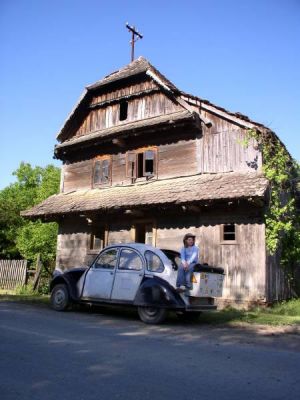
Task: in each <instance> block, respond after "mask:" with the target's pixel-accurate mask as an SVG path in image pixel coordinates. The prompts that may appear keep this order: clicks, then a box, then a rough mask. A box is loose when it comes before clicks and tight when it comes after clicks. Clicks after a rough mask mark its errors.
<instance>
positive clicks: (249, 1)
mask: <svg viewBox="0 0 300 400" xmlns="http://www.w3.org/2000/svg"><path fill="white" fill-rule="evenodd" d="M299 21H300V0H210V1H209V0H198V1H196V0H184V1H183V0H180V1H179V0H160V1H158V0H151V1H143V0H139V1H135V0H132V1H130V0H128V1H126V0H123V1H121V0H114V1H102V0H0V55H1V61H0V139H1V146H0V189H2V188H3V187H5V186H7V185H9V184H10V183H12V182H14V176H13V175H12V172H13V171H14V170H16V169H17V168H18V166H19V165H20V162H21V161H25V162H29V163H30V164H31V165H33V166H35V165H40V166H43V167H44V166H46V165H47V164H54V165H57V166H60V165H61V162H60V161H58V160H54V159H53V149H54V145H55V143H56V135H57V133H58V132H59V130H60V128H61V127H62V125H63V123H64V121H65V120H66V118H67V116H68V114H69V113H70V112H71V110H72V108H73V107H74V105H75V103H76V102H77V100H78V98H79V97H80V94H81V93H82V91H83V89H84V87H85V86H87V85H88V84H91V83H93V82H95V81H97V80H99V79H101V78H102V77H104V76H105V75H107V74H109V73H111V72H113V71H115V70H117V69H119V68H120V67H122V66H124V65H126V64H127V63H129V62H130V44H129V41H130V35H129V32H128V31H127V29H126V27H125V24H126V22H129V23H130V24H131V25H134V26H136V27H137V29H138V30H139V31H140V32H141V33H142V34H143V35H144V38H143V39H142V40H140V41H138V42H137V43H136V57H138V56H141V55H142V56H144V57H145V58H147V59H148V60H149V61H150V62H151V63H152V64H153V65H154V66H155V67H156V68H157V69H158V70H159V71H160V72H161V73H163V74H164V75H165V76H166V77H167V78H168V79H170V80H171V81H172V82H173V83H174V84H175V85H176V86H177V87H178V88H179V89H181V90H183V91H185V92H188V93H191V94H194V95H196V96H199V97H201V98H204V99H208V100H209V101H211V102H212V103H214V104H216V105H218V106H221V107H224V108H226V109H228V110H230V111H234V112H237V111H239V112H241V113H243V114H246V115H248V116H249V117H250V118H251V119H252V120H254V121H257V122H260V123H263V124H264V125H266V126H268V127H269V128H271V129H272V130H273V131H275V132H276V133H277V135H278V136H279V137H280V139H281V140H282V141H283V142H284V144H285V145H286V147H287V149H288V150H289V152H290V153H291V155H292V157H293V158H295V159H297V160H298V161H300V139H299V126H300V22H299Z"/></svg>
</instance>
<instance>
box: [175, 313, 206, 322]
mask: <svg viewBox="0 0 300 400" xmlns="http://www.w3.org/2000/svg"><path fill="white" fill-rule="evenodd" d="M200 315H201V311H189V312H181V313H177V317H178V318H179V319H180V320H181V321H185V322H196V321H198V319H199V317H200Z"/></svg>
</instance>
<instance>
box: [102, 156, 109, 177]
mask: <svg viewBox="0 0 300 400" xmlns="http://www.w3.org/2000/svg"><path fill="white" fill-rule="evenodd" d="M101 172H102V174H101V175H102V176H101V183H109V181H110V160H108V159H107V160H103V161H102V168H101Z"/></svg>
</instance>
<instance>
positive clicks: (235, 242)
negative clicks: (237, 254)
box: [220, 223, 238, 244]
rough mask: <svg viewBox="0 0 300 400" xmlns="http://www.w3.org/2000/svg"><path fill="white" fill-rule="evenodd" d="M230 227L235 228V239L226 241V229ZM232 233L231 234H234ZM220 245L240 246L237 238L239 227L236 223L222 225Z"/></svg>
mask: <svg viewBox="0 0 300 400" xmlns="http://www.w3.org/2000/svg"><path fill="white" fill-rule="evenodd" d="M228 225H233V227H234V232H232V233H234V237H235V238H234V239H225V236H224V234H225V233H226V232H224V227H225V226H228ZM232 233H231V234H232ZM220 244H238V238H237V225H236V224H235V223H228V224H222V225H221V226H220Z"/></svg>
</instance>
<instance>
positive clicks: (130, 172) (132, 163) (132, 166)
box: [126, 151, 137, 178]
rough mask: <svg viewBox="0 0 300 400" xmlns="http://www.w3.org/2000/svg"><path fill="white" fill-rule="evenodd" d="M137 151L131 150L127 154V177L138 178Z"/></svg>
mask: <svg viewBox="0 0 300 400" xmlns="http://www.w3.org/2000/svg"><path fill="white" fill-rule="evenodd" d="M136 164H137V163H136V153H134V152H131V151H129V152H128V153H127V154H126V177H127V178H136Z"/></svg>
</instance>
